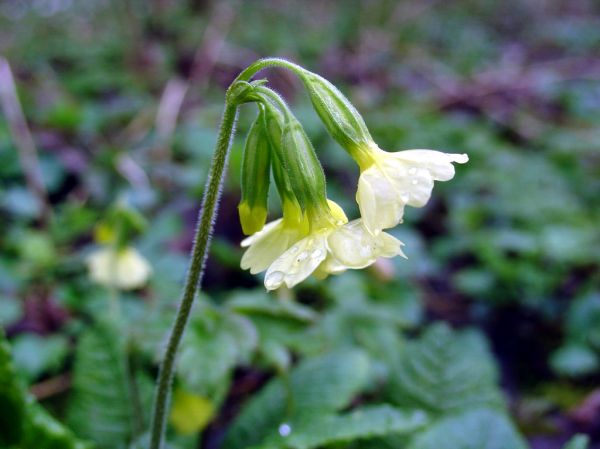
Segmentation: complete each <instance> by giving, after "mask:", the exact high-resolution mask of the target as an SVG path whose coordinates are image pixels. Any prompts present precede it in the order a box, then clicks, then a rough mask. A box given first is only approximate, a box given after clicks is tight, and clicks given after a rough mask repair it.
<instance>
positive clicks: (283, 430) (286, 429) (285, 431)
mask: <svg viewBox="0 0 600 449" xmlns="http://www.w3.org/2000/svg"><path fill="white" fill-rule="evenodd" d="M278 432H279V435H281V436H282V437H287V436H289V435H290V433H292V426H290V425H289V424H287V423H283V424H281V425H280V426H279V429H278Z"/></svg>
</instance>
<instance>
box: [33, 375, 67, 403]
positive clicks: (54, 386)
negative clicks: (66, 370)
mask: <svg viewBox="0 0 600 449" xmlns="http://www.w3.org/2000/svg"><path fill="white" fill-rule="evenodd" d="M69 388H71V376H70V374H61V375H60V376H56V377H52V378H51V379H48V380H44V381H43V382H40V383H37V384H35V385H32V386H31V388H30V389H29V392H30V393H31V394H32V395H34V396H35V398H36V399H37V400H38V401H43V400H44V399H47V398H49V397H52V396H54V395H57V394H60V393H64V392H65V391H67V390H68V389H69Z"/></svg>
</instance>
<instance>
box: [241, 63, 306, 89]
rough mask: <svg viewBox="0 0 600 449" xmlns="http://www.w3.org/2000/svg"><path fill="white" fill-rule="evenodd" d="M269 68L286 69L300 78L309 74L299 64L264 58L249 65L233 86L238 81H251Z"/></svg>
mask: <svg viewBox="0 0 600 449" xmlns="http://www.w3.org/2000/svg"><path fill="white" fill-rule="evenodd" d="M267 67H284V68H286V69H289V70H291V71H292V72H294V73H295V74H296V75H298V76H302V74H304V73H307V71H306V70H305V69H304V68H302V67H300V66H299V65H298V64H294V63H293V62H290V61H286V60H285V59H281V58H264V59H259V60H258V61H256V62H255V63H253V64H251V65H249V66H248V67H247V68H245V69H244V70H243V71H242V72H241V73H240V74H239V75H238V76H237V78H236V79H235V81H234V82H233V83H232V84H235V82H236V81H249V80H250V78H252V77H253V76H254V75H255V74H256V73H258V72H260V71H261V70H263V69H266V68H267Z"/></svg>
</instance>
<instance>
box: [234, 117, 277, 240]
mask: <svg viewBox="0 0 600 449" xmlns="http://www.w3.org/2000/svg"><path fill="white" fill-rule="evenodd" d="M270 167H271V150H270V146H269V140H268V137H267V132H266V129H265V121H264V112H263V110H262V108H261V109H260V110H259V115H258V117H257V118H256V120H255V121H254V123H253V124H252V127H251V128H250V132H249V133H248V137H247V138H246V144H245V146H244V155H243V159H242V177H241V185H242V200H241V202H240V204H239V206H238V212H239V215H240V223H241V225H242V230H243V232H244V234H246V235H251V234H254V233H255V232H258V231H260V230H261V229H262V228H263V226H264V225H265V222H266V220H267V196H268V194H269V181H270Z"/></svg>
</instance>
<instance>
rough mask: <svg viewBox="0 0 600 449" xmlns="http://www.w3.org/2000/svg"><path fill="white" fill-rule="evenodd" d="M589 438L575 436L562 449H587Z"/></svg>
mask: <svg viewBox="0 0 600 449" xmlns="http://www.w3.org/2000/svg"><path fill="white" fill-rule="evenodd" d="M589 444H590V438H589V437H588V436H587V435H575V436H574V437H573V438H571V439H570V440H569V441H568V442H567V443H566V444H565V445H564V446H563V449H587V448H588V446H589Z"/></svg>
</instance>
